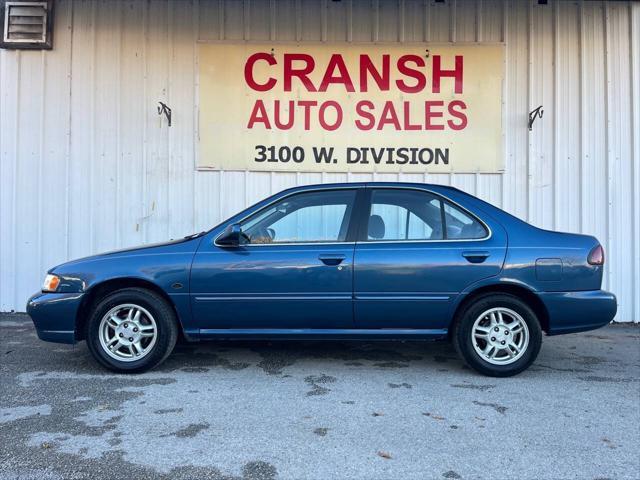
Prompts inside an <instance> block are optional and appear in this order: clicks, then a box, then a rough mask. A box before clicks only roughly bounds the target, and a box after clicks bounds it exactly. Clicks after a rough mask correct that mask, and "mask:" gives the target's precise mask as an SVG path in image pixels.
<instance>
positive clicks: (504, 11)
mask: <svg viewBox="0 0 640 480" xmlns="http://www.w3.org/2000/svg"><path fill="white" fill-rule="evenodd" d="M507 8H508V6H507V0H502V41H503V42H504V43H505V45H506V46H505V50H504V57H505V58H504V61H505V66H504V87H503V92H502V93H503V95H502V99H503V100H502V103H503V107H502V108H503V111H504V112H505V115H504V118H505V119H506V118H508V117H507V115H506V114H508V112H509V95H508V93H509V92H508V89H509V69H508V68H507V65H508V64H509V57H510V55H509V52H510V49H509V45H508V43H507V28H508V27H509V15H508V14H507ZM502 128H503V132H504V133H503V135H504V140H503V144H504V152H503V157H504V158H503V160H504V166H505V172H504V173H502V175H500V184H501V188H500V208H504V203H505V191H506V186H507V173H506V167H507V158H509V142H508V141H507V125H503V127H502Z"/></svg>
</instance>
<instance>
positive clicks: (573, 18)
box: [0, 0, 640, 321]
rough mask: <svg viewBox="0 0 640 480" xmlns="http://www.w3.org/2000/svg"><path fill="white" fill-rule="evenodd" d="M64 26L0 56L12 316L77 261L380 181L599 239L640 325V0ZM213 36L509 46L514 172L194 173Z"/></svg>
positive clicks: (2, 199) (351, 9) (62, 10)
mask: <svg viewBox="0 0 640 480" xmlns="http://www.w3.org/2000/svg"><path fill="white" fill-rule="evenodd" d="M55 22H56V25H55V34H56V39H55V49H54V50H53V51H48V52H45V51H39V52H38V51H8V50H0V127H1V128H0V229H1V234H0V310H1V311H6V310H18V311H22V310H24V304H25V301H26V299H27V297H28V295H29V294H30V293H32V292H33V291H34V290H36V289H37V288H38V286H39V285H40V282H41V280H42V277H43V275H44V273H45V271H46V269H47V268H49V267H51V266H53V265H55V264H57V263H60V262H63V261H65V260H67V259H71V258H75V257H79V256H82V255H88V254H91V253H97V252H100V251H104V250H109V249H113V248H119V247H124V246H129V245H135V244H140V243H146V242H152V241H160V240H164V239H167V238H170V237H178V236H182V235H186V234H188V233H192V232H194V231H198V230H202V229H205V228H209V227H210V226H212V225H214V224H216V223H218V222H219V221H221V220H222V219H224V218H225V217H227V216H229V215H231V214H232V213H234V212H236V211H238V210H239V209H241V208H243V207H245V206H247V205H249V204H251V203H253V202H255V201H257V200H259V199H261V198H263V197H264V196H266V195H268V194H271V193H274V192H277V191H279V190H281V189H283V188H286V187H290V186H293V185H301V184H307V183H318V182H335V181H361V180H372V179H375V180H407V181H418V182H433V183H443V184H450V185H455V186H457V187H459V188H462V189H464V190H467V191H469V192H470V193H472V194H475V195H478V196H480V197H482V198H484V199H486V200H488V201H490V202H492V203H494V204H496V205H498V206H501V207H502V208H504V209H506V210H508V211H510V212H512V213H514V214H516V215H518V216H520V217H522V218H525V219H527V220H528V221H530V222H531V223H533V224H535V225H538V226H541V227H544V228H553V229H558V230H565V231H573V232H584V233H589V234H594V235H596V236H597V237H598V238H599V239H600V240H601V241H602V242H603V244H604V245H605V248H606V249H607V253H608V262H607V274H606V278H605V287H606V288H610V289H611V290H612V291H614V292H615V293H616V294H617V295H618V298H619V302H620V305H619V314H618V317H617V320H619V321H639V320H640V294H639V293H638V291H639V290H640V240H639V239H640V95H639V90H640V65H639V63H640V60H639V58H640V52H639V50H640V4H639V3H634V2H629V3H627V2H611V3H606V2H597V1H585V2H582V1H558V2H549V4H548V5H538V4H537V2H536V1H535V0H534V1H531V2H526V1H519V0H504V1H503V0H477V1H476V0H447V1H446V2H444V3H440V2H438V3H436V2H433V1H431V0H395V1H386V0H372V1H371V2H367V1H356V0H351V1H349V0H344V1H341V2H332V1H328V0H271V1H268V0H245V1H243V2H242V1H235V0H226V1H225V0H217V1H206V0H200V1H182V0H150V1H147V2H139V1H135V0H130V1H122V2H112V1H107V0H84V1H72V0H59V1H57V2H56V18H55ZM217 40H280V41H283V40H287V41H316V42H317V41H337V42H345V41H346V42H351V41H358V42H377V41H380V42H404V41H407V42H409V41H412V42H413V41H434V42H435V41H446V42H449V41H451V42H462V41H465V42H468V41H472V42H496V41H500V42H505V43H506V46H507V51H506V55H507V62H506V82H505V88H504V107H503V108H504V118H505V129H504V131H505V138H504V146H505V148H504V154H505V163H506V172H505V173H504V174H503V175H496V174H431V175H430V174H425V175H422V174H399V175H396V174H376V173H374V174H338V173H331V174H329V173H326V174H319V173H315V174H305V173H269V172H259V173H258V172H244V171H239V172H232V171H227V172H198V171H196V170H195V155H196V151H197V135H198V132H197V110H196V108H194V105H197V75H196V72H197V42H198V41H217ZM158 101H163V102H165V103H167V104H168V105H170V106H171V108H172V109H173V126H172V127H171V128H168V127H167V124H166V121H163V120H162V119H161V118H160V117H159V116H158V114H157V111H156V105H157V102H158ZM538 105H543V107H544V110H545V115H544V118H543V119H539V120H537V121H536V123H535V125H534V128H533V130H532V131H531V132H529V131H528V129H527V115H528V112H529V111H530V110H532V109H533V108H535V107H537V106H538Z"/></svg>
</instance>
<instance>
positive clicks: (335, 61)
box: [318, 53, 355, 92]
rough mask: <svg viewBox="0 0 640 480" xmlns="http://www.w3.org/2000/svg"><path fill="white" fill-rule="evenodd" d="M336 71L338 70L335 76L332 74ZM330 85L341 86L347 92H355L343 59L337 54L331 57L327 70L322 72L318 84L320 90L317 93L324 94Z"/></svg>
mask: <svg viewBox="0 0 640 480" xmlns="http://www.w3.org/2000/svg"><path fill="white" fill-rule="evenodd" d="M336 69H338V75H337V76H336V75H335V74H334V72H335V70H336ZM330 84H337V85H339V84H342V85H344V86H345V88H346V90H347V92H355V89H354V88H353V82H352V81H351V77H350V76H349V71H348V70H347V66H346V65H345V64H344V59H343V58H342V55H340V54H337V53H334V54H333V55H331V59H330V60H329V65H327V70H326V71H325V72H324V77H322V82H320V89H319V90H318V91H319V92H326V91H327V87H328V86H329V85H330Z"/></svg>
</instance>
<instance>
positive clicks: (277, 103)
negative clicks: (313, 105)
mask: <svg viewBox="0 0 640 480" xmlns="http://www.w3.org/2000/svg"><path fill="white" fill-rule="evenodd" d="M274 106H275V108H274V109H273V110H274V112H275V113H274V118H273V122H274V123H275V124H276V128H277V129H279V130H289V129H290V128H291V127H293V119H294V118H295V117H294V110H293V109H294V108H295V102H294V101H293V100H289V108H287V111H288V112H289V120H288V122H287V123H286V124H285V123H282V122H281V121H280V100H276V101H274Z"/></svg>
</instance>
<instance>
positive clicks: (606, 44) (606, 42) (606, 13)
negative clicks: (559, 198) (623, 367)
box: [603, 2, 611, 288]
mask: <svg viewBox="0 0 640 480" xmlns="http://www.w3.org/2000/svg"><path fill="white" fill-rule="evenodd" d="M603 23H604V67H605V69H604V74H605V77H604V79H605V82H604V84H605V92H606V93H605V96H606V100H605V107H604V116H605V123H606V135H605V150H606V153H605V163H606V166H607V168H606V171H607V183H606V199H607V210H606V212H607V213H606V219H605V223H606V231H607V247H610V246H611V199H610V189H611V170H610V169H611V158H610V157H611V150H610V148H611V145H610V144H611V140H610V135H611V119H610V118H609V108H610V105H611V88H610V86H609V82H610V79H611V73H610V71H609V68H610V61H609V4H608V3H607V2H604V16H603ZM606 265H607V269H606V277H605V282H606V286H607V287H609V288H610V285H611V262H607V263H606Z"/></svg>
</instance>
